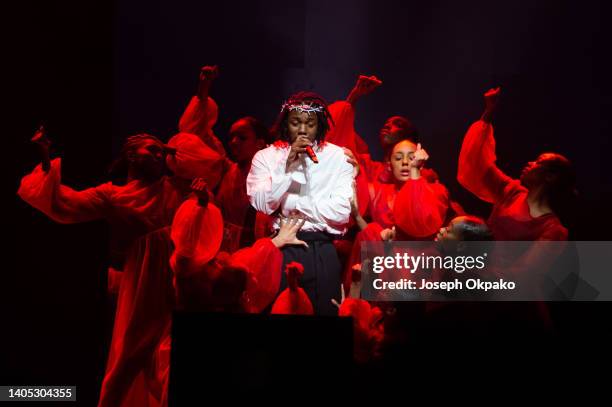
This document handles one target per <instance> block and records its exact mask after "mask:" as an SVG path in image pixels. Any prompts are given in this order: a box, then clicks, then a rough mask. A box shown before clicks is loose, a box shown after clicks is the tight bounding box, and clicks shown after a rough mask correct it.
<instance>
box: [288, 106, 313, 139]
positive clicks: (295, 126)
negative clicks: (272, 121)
mask: <svg viewBox="0 0 612 407" xmlns="http://www.w3.org/2000/svg"><path fill="white" fill-rule="evenodd" d="M287 129H288V132H289V143H290V144H292V143H293V142H294V141H295V140H296V139H297V138H298V137H300V136H306V137H308V139H309V140H310V141H313V142H314V141H315V139H316V137H317V130H318V129H319V117H318V116H317V115H316V113H312V112H311V113H308V112H299V111H297V110H292V111H290V112H289V115H288V116H287Z"/></svg>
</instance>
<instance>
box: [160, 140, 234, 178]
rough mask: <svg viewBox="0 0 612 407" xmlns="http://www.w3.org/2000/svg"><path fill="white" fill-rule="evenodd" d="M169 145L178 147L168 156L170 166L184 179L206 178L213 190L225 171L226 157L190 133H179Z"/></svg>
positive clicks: (167, 161)
mask: <svg viewBox="0 0 612 407" xmlns="http://www.w3.org/2000/svg"><path fill="white" fill-rule="evenodd" d="M168 145H169V146H170V147H173V148H175V149H176V153H175V154H171V155H168V156H167V157H166V163H167V164H168V168H170V170H171V171H172V172H173V173H174V174H175V175H176V176H178V177H180V178H184V179H193V178H204V180H205V181H206V183H207V185H208V188H209V189H210V190H213V189H214V188H215V186H216V185H217V183H218V182H219V180H220V179H221V178H222V176H223V173H224V172H225V168H226V167H227V165H226V159H225V158H224V157H223V156H221V155H220V154H219V153H218V152H216V151H214V150H213V149H212V148H210V147H209V146H208V145H206V144H205V143H204V142H203V141H202V140H201V139H200V138H199V137H197V136H195V135H193V134H190V133H178V134H176V135H175V136H173V137H172V138H171V139H170V141H168Z"/></svg>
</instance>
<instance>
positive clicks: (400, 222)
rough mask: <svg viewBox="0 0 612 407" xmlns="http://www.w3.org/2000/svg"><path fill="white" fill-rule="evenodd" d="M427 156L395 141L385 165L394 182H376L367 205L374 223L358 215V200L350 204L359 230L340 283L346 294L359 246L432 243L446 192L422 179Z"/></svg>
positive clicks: (441, 218) (405, 142) (407, 143)
mask: <svg viewBox="0 0 612 407" xmlns="http://www.w3.org/2000/svg"><path fill="white" fill-rule="evenodd" d="M428 159H429V155H428V154H427V152H426V151H425V149H423V148H422V147H421V144H416V145H415V144H414V143H412V142H411V141H409V140H402V141H400V142H398V143H397V144H396V145H395V146H394V147H393V148H392V150H391V153H390V155H389V161H388V163H387V165H388V166H389V168H390V172H391V174H392V176H393V179H394V183H392V184H387V183H380V182H377V183H375V185H376V187H375V192H374V199H373V201H372V203H371V205H370V213H371V217H372V220H373V222H370V223H367V222H366V221H365V220H364V219H363V217H362V216H361V215H360V214H359V210H358V208H357V199H355V198H354V199H353V202H352V215H353V216H354V217H355V219H356V221H357V225H359V227H360V228H361V229H362V230H361V231H360V232H359V233H358V234H357V236H356V238H355V241H354V243H353V248H352V251H351V256H350V257H349V261H348V263H347V265H346V268H345V275H344V276H345V277H344V280H343V284H344V289H345V292H348V291H349V287H350V283H351V275H352V273H351V269H352V267H353V265H355V264H357V263H360V262H361V244H362V243H363V242H365V241H377V240H433V238H434V236H435V234H436V233H437V232H438V230H439V229H440V228H441V227H442V225H443V224H444V221H445V218H446V212H447V209H448V204H449V202H448V191H447V189H446V188H445V187H444V185H442V184H440V183H438V182H434V183H430V182H428V181H427V180H426V179H425V178H424V177H422V176H421V169H422V167H423V164H424V163H425V162H426V161H427V160H428Z"/></svg>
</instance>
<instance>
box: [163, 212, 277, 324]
mask: <svg viewBox="0 0 612 407" xmlns="http://www.w3.org/2000/svg"><path fill="white" fill-rule="evenodd" d="M222 230H223V220H222V218H221V216H220V212H219V210H218V209H217V208H216V207H215V206H214V205H212V204H209V205H208V207H207V208H203V207H201V206H199V205H197V204H195V201H194V202H191V201H187V202H185V203H184V204H183V205H182V206H181V208H180V209H179V211H178V212H177V214H176V216H175V218H174V223H173V224H172V240H173V242H174V245H175V252H176V255H175V256H173V257H172V261H171V264H172V267H173V270H174V272H175V274H176V275H177V281H179V282H187V283H188V284H190V285H191V286H197V287H198V288H195V289H194V288H193V287H177V292H187V293H189V295H198V296H204V297H205V296H206V295H207V292H208V291H207V290H209V288H210V284H211V282H212V280H213V279H214V278H215V277H216V276H215V275H214V273H216V272H222V268H223V266H224V265H232V266H237V267H242V268H244V269H246V270H247V272H248V278H247V285H246V293H245V296H244V303H243V304H242V309H244V310H245V311H247V312H254V313H257V312H261V311H263V310H264V309H265V308H266V307H267V306H269V305H270V304H271V303H272V301H274V298H275V297H276V294H277V293H278V290H279V287H280V278H281V276H280V273H281V265H282V259H283V256H282V253H281V251H280V250H279V249H278V248H277V247H276V246H275V245H274V244H273V243H272V240H271V239H268V238H263V239H259V240H257V241H256V242H255V244H253V245H252V246H250V247H246V248H243V249H241V250H238V251H237V252H235V253H233V254H232V255H231V256H230V255H227V254H225V255H224V256H221V255H220V253H218V250H219V247H220V245H221V236H222V232H221V231H222ZM222 253H223V252H222ZM215 256H216V257H217V258H221V257H223V260H222V261H221V263H222V264H221V266H220V267H216V268H215V267H211V265H210V264H209V261H210V260H211V259H213V257H215ZM185 277H189V278H188V279H185ZM183 288H184V289H183ZM198 290H200V292H198ZM179 302H181V303H189V302H192V301H190V300H188V299H186V300H184V301H183V299H180V301H179ZM204 303H205V298H204Z"/></svg>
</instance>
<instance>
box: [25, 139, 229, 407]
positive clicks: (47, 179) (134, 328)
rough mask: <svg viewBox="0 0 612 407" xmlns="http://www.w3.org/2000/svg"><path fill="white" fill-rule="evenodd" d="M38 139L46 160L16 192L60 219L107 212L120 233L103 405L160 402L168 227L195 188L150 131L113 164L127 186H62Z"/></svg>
mask: <svg viewBox="0 0 612 407" xmlns="http://www.w3.org/2000/svg"><path fill="white" fill-rule="evenodd" d="M33 141H35V142H36V143H37V144H38V145H39V146H40V149H41V151H42V164H41V165H39V166H38V167H36V168H35V169H34V171H33V172H32V173H31V174H29V175H27V176H25V177H24V178H23V179H22V181H21V186H20V188H19V191H18V194H19V196H20V197H21V198H22V199H23V200H24V201H26V202H28V203H29V204H30V205H32V206H33V207H35V208H36V209H38V210H40V211H41V212H43V213H45V214H46V215H47V216H49V217H50V218H51V219H53V220H55V221H57V222H60V223H76V222H86V221H90V220H95V219H100V218H105V219H107V220H109V222H110V223H111V224H112V225H113V226H115V228H116V229H118V230H119V231H120V232H121V236H122V243H123V250H124V253H125V261H124V264H123V273H122V274H123V277H122V279H121V280H122V281H121V285H120V290H119V295H118V300H117V311H116V315H115V323H114V327H113V338H112V343H111V347H110V354H109V358H108V363H107V368H106V374H105V377H104V381H103V384H102V390H101V394H100V403H99V405H100V406H132V405H142V406H157V405H161V403H162V401H161V400H162V397H163V396H162V389H163V387H164V386H163V383H164V381H165V380H166V379H167V376H165V375H166V374H167V370H164V369H162V368H160V366H163V365H164V363H161V364H158V362H160V359H159V357H160V356H161V353H160V348H161V345H162V342H163V340H164V338H167V336H168V334H169V328H170V315H171V310H172V307H173V305H174V295H173V288H172V273H171V272H170V268H169V259H170V255H171V252H172V243H171V240H170V232H169V227H170V224H171V223H172V219H173V217H174V213H175V211H176V210H177V208H178V207H179V206H180V204H181V203H182V202H183V200H184V199H185V198H186V196H187V195H188V194H189V192H190V191H189V190H188V189H185V188H183V186H184V182H180V180H178V179H176V178H175V177H168V176H165V175H164V169H165V165H164V155H165V146H164V145H163V144H162V143H161V142H160V141H159V140H158V139H157V138H155V137H153V136H150V135H147V134H140V135H136V136H132V137H129V138H128V140H127V142H126V143H125V145H124V147H123V150H122V152H121V157H120V158H119V159H118V160H117V161H116V162H115V165H114V169H117V170H121V169H123V170H125V171H127V182H126V183H125V185H116V184H112V183H110V182H109V183H106V184H102V185H100V186H97V187H94V188H89V189H86V190H83V191H75V190H73V189H71V188H69V187H67V186H65V185H62V183H61V160H60V159H59V158H58V159H54V160H53V161H51V160H50V159H49V144H50V142H49V140H48V139H47V137H46V136H45V134H44V133H43V132H41V131H39V132H37V134H36V135H35V136H34V139H33ZM216 159H217V160H219V159H220V157H219V156H218V155H216ZM215 175H216V174H209V176H211V177H215ZM216 176H218V174H217V175H216ZM166 356H167V355H166ZM166 366H167V364H166Z"/></svg>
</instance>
